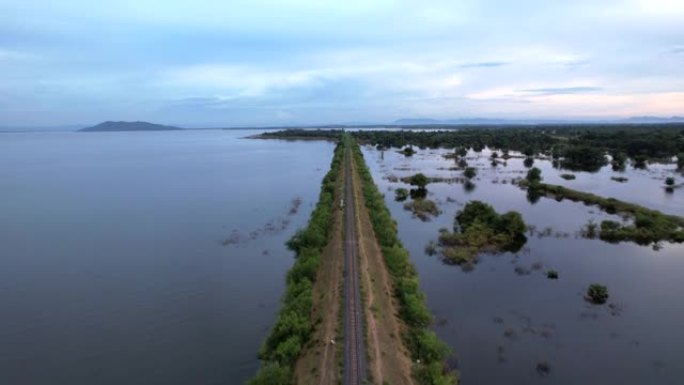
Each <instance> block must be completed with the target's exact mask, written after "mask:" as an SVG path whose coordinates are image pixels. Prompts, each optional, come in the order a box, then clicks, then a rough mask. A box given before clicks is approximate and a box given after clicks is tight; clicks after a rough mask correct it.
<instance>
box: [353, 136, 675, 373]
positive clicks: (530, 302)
mask: <svg viewBox="0 0 684 385" xmlns="http://www.w3.org/2000/svg"><path fill="white" fill-rule="evenodd" d="M444 153H445V151H442V150H420V151H419V152H418V154H416V155H414V156H413V157H410V158H406V157H404V156H403V155H401V154H398V153H397V152H396V150H394V151H392V150H390V151H384V152H380V151H377V150H375V149H372V148H369V147H367V148H364V154H365V157H366V161H367V163H368V165H369V167H370V168H371V172H372V173H373V176H374V178H375V181H376V183H377V184H378V187H379V188H380V190H381V191H383V192H385V194H386V197H385V198H386V199H385V200H386V202H387V204H388V206H389V208H390V210H391V212H392V215H393V217H394V218H395V219H396V220H397V222H398V224H399V234H400V236H401V239H402V240H403V242H404V244H405V246H406V247H407V249H408V250H409V252H410V253H411V257H412V260H413V262H414V263H415V265H416V267H417V269H418V272H419V275H420V278H421V286H422V288H423V290H424V291H425V293H426V295H427V303H428V306H429V307H430V308H431V309H432V311H433V312H434V314H435V315H436V331H437V333H438V335H439V336H440V337H441V338H442V339H443V340H444V341H445V342H447V343H448V344H449V345H450V346H451V347H452V349H453V350H454V351H455V353H456V357H457V362H458V366H459V369H460V371H461V377H462V383H463V384H464V385H468V384H476V385H479V384H488V385H496V384H508V385H510V384H535V383H540V384H542V383H549V384H554V385H557V384H568V385H573V384H582V383H585V384H635V385H636V384H675V383H680V382H681V379H682V378H684V364H682V363H681V357H683V356H684V333H681V327H682V326H683V325H684V301H682V300H681V293H682V292H684V280H683V279H682V277H684V246H682V245H672V244H667V243H664V244H662V245H661V246H662V248H661V249H660V250H658V251H656V250H654V249H653V248H652V247H648V246H638V245H635V244H633V243H621V244H608V243H604V242H602V241H600V240H589V239H584V238H581V237H579V236H578V234H577V233H578V231H579V230H580V228H581V227H582V226H583V225H584V224H586V223H587V221H588V220H589V219H593V220H594V221H595V222H597V223H598V222H600V221H601V220H603V219H605V218H612V219H617V220H620V218H617V217H615V216H610V215H607V214H605V213H602V212H600V211H599V210H598V209H596V208H594V207H588V206H585V205H583V204H582V203H573V202H569V201H567V200H566V201H563V202H556V201H555V200H552V199H546V198H541V200H539V201H538V202H536V203H535V204H531V203H530V202H528V200H527V198H526V194H525V192H524V191H522V190H521V189H520V188H519V187H517V186H514V185H511V184H510V180H511V179H513V178H519V177H524V176H525V173H526V170H527V169H526V168H525V167H524V166H523V160H522V159H510V160H509V161H508V164H507V166H505V167H504V166H499V167H497V168H496V169H494V168H492V167H491V166H490V160H489V159H488V156H489V154H490V153H489V152H488V151H485V152H483V153H482V154H477V153H473V152H470V153H469V155H468V162H469V164H470V165H471V166H476V167H477V168H478V176H477V177H476V178H475V184H476V187H475V189H474V190H473V191H470V192H469V191H466V190H465V189H464V186H463V185H462V184H458V183H454V184H447V183H436V184H430V185H428V190H429V198H430V199H433V200H435V201H436V202H437V203H438V204H439V205H440V209H441V210H442V213H441V214H440V215H439V216H438V217H436V218H434V219H432V220H431V221H429V222H422V221H420V220H419V219H418V218H415V217H413V216H412V214H411V213H410V212H408V211H406V210H404V208H403V203H401V202H395V201H394V192H393V190H394V189H396V188H398V187H410V186H407V185H405V184H403V183H401V182H391V180H393V178H392V177H393V176H397V177H403V176H409V175H412V174H415V173H417V172H423V173H425V174H426V175H428V176H442V177H459V176H461V171H452V170H449V167H452V166H454V161H453V160H448V159H444V158H443V157H442V154H444ZM535 166H537V167H539V168H541V169H542V170H543V173H542V176H543V177H544V180H545V181H546V182H548V183H557V184H563V185H567V186H569V187H571V188H576V189H579V190H583V191H591V192H594V193H597V194H600V195H606V196H613V197H616V198H619V199H623V200H626V201H630V202H636V203H639V204H642V205H646V206H648V207H652V208H655V209H659V210H662V211H664V212H666V213H671V214H679V215H684V200H682V198H683V196H684V195H683V194H684V191H683V190H677V191H675V192H674V193H673V194H668V193H665V192H664V189H663V188H662V186H663V179H664V177H665V176H675V175H676V174H675V173H674V165H652V166H650V167H649V169H648V170H645V171H644V170H633V169H630V168H627V170H626V171H625V172H624V173H614V172H613V171H612V170H610V168H608V167H606V168H604V169H603V170H601V171H600V172H598V173H594V174H589V173H576V175H577V179H576V180H573V181H566V180H564V179H562V178H560V174H561V173H562V172H563V171H559V170H557V169H554V168H553V167H552V166H551V163H550V162H549V161H541V160H536V161H535ZM614 175H619V176H626V177H628V178H629V181H628V182H627V183H618V182H615V181H612V180H611V179H610V176H614ZM677 178H678V179H681V178H682V177H681V176H678V175H677ZM504 182H505V183H504ZM475 199H477V200H482V201H485V202H487V203H489V204H491V205H493V206H494V208H495V209H497V211H499V212H502V211H508V210H516V211H519V212H521V213H522V215H523V218H524V219H525V221H526V222H528V224H532V225H534V226H536V228H537V230H538V231H537V232H536V233H535V235H531V236H528V242H527V244H526V245H525V247H524V248H523V249H522V250H521V251H520V252H519V253H516V254H512V253H505V254H499V255H484V256H482V257H481V258H480V261H479V263H478V264H476V265H475V267H474V269H473V270H471V271H464V270H463V269H462V268H461V267H459V266H450V265H445V264H444V263H442V262H441V260H440V258H439V256H432V257H430V256H427V255H426V254H425V250H424V248H425V246H426V245H427V243H428V242H429V241H430V240H436V239H437V236H438V231H439V229H440V228H448V229H451V228H452V226H453V220H454V215H455V213H456V212H457V211H458V209H459V208H461V207H462V206H463V204H465V203H466V202H468V201H469V200H475ZM546 228H550V230H549V233H550V235H544V234H542V235H539V234H538V233H539V232H542V233H543V232H544V229H546ZM549 269H553V270H557V271H558V272H559V274H560V279H558V280H549V279H547V278H546V276H545V272H546V271H547V270H549ZM594 282H599V283H603V284H605V285H606V286H607V287H608V289H609V292H610V299H609V304H606V305H603V306H596V305H591V304H588V303H587V302H586V301H584V299H583V295H584V293H585V291H586V288H587V286H588V285H589V284H591V283H594ZM539 364H545V365H547V366H548V369H549V372H548V374H545V373H539V372H538V370H537V366H538V365H539Z"/></svg>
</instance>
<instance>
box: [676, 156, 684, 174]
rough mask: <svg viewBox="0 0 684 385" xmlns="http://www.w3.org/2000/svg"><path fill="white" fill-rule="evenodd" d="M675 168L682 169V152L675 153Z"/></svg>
mask: <svg viewBox="0 0 684 385" xmlns="http://www.w3.org/2000/svg"><path fill="white" fill-rule="evenodd" d="M677 168H678V169H680V170H681V169H684V152H680V153H679V154H677Z"/></svg>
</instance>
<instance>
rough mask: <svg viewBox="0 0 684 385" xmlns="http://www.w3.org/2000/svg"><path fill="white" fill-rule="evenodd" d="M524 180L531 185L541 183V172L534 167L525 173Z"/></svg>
mask: <svg viewBox="0 0 684 385" xmlns="http://www.w3.org/2000/svg"><path fill="white" fill-rule="evenodd" d="M526 179H527V181H528V182H530V183H532V184H535V183H539V182H541V180H542V176H541V170H540V169H538V168H536V167H532V168H531V169H530V170H529V171H527V177H526Z"/></svg>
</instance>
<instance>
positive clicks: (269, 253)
mask: <svg viewBox="0 0 684 385" xmlns="http://www.w3.org/2000/svg"><path fill="white" fill-rule="evenodd" d="M255 133H257V132H255V131H221V130H203V131H179V132H137V133H75V132H57V133H5V134H0V263H1V264H2V269H0V306H1V309H2V313H1V314H2V316H0V384H31V385H38V384H46V385H47V384H117V385H119V384H164V385H168V384H236V383H242V382H244V380H245V379H246V378H248V377H249V376H250V375H252V374H253V373H254V372H255V371H256V369H257V367H258V364H259V362H258V360H257V359H256V353H257V351H258V349H259V346H260V344H261V342H262V341H263V339H264V338H265V336H266V335H267V333H268V330H269V328H270V327H271V326H272V323H273V321H274V318H275V314H276V312H277V310H278V308H279V299H280V297H281V295H282V293H283V287H284V274H285V272H286V270H287V269H288V268H289V267H290V266H291V265H292V262H293V261H292V257H293V255H292V253H290V252H289V251H287V250H286V249H285V247H284V245H283V243H284V242H285V240H286V239H288V238H289V237H290V236H291V235H292V234H293V233H294V232H295V231H296V229H297V228H298V227H302V226H303V225H304V224H305V223H306V221H307V219H308V216H309V214H310V212H311V210H312V208H313V205H314V204H315V202H316V201H317V198H318V192H319V187H320V181H321V179H322V178H323V176H324V174H325V173H326V172H327V170H328V167H329V164H330V159H331V156H332V150H333V145H332V144H331V143H327V142H282V141H272V140H269V141H264V140H250V139H241V138H242V137H244V136H246V135H251V134H255ZM298 199H299V200H301V205H300V206H299V208H298V209H297V205H298V203H299V202H295V203H293V201H296V200H298ZM224 242H226V243H228V244H227V245H224V244H223V243H224Z"/></svg>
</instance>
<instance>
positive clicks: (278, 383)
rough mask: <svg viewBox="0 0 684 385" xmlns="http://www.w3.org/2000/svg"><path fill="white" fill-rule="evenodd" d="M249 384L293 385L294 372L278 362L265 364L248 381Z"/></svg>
mask: <svg viewBox="0 0 684 385" xmlns="http://www.w3.org/2000/svg"><path fill="white" fill-rule="evenodd" d="M247 384H248V385H291V384H292V373H291V372H290V368H289V367H286V366H281V365H280V364H279V363H277V362H273V363H269V364H266V365H264V367H262V368H261V369H260V370H259V372H258V373H257V374H256V376H254V377H253V378H252V379H250V380H249V382H248V383H247Z"/></svg>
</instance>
